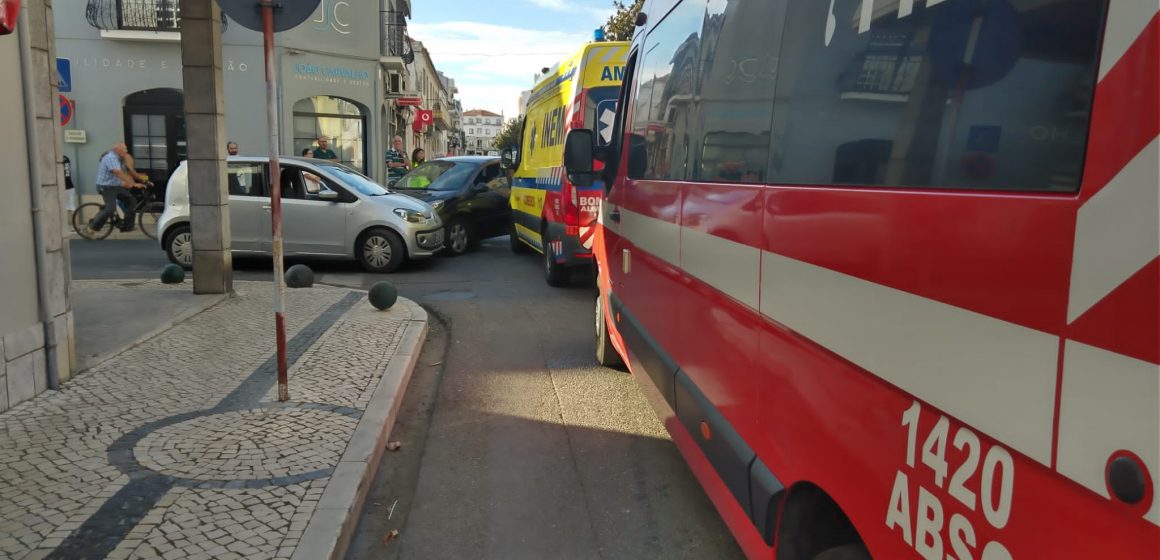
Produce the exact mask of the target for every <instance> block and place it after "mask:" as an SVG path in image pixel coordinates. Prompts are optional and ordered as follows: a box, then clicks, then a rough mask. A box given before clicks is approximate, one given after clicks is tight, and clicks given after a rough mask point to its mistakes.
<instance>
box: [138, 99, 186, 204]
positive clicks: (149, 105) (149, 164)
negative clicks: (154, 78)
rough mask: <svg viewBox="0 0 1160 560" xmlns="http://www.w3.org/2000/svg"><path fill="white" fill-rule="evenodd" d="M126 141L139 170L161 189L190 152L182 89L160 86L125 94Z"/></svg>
mask: <svg viewBox="0 0 1160 560" xmlns="http://www.w3.org/2000/svg"><path fill="white" fill-rule="evenodd" d="M123 111H124V118H125V144H127V145H128V146H129V153H130V154H132V155H133V160H134V164H135V166H136V168H137V171H138V172H141V173H144V174H146V175H148V176H149V180H150V181H153V183H154V184H155V185H157V187H158V189H163V188H164V187H165V182H166V181H167V180H169V175H170V174H171V173H173V170H174V169H177V164H178V163H181V161H182V160H184V159H185V158H186V157H187V155H188V150H187V147H186V138H185V109H184V107H183V97H182V93H181V90H179V89H171V88H157V89H147V90H143V91H138V92H136V93H132V94H129V95H128V96H126V97H125V104H124V110H123Z"/></svg>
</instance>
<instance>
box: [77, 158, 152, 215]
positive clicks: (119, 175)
mask: <svg viewBox="0 0 1160 560" xmlns="http://www.w3.org/2000/svg"><path fill="white" fill-rule="evenodd" d="M128 153H129V148H128V147H127V146H125V143H124V142H117V143H116V144H113V149H112V150H109V151H108V152H105V155H103V156H101V163H100V165H99V166H97V180H96V185H97V192H99V193H101V197H102V198H104V199H105V205H104V207H103V208H101V211H100V213H98V214H97V216H96V217H95V218H93V221H92V222H89V227H90V228H92V229H93V230H100V229H101V228H102V227H104V226H105V221H106V220H108V219H109V218H110V217H112V216H113V214H114V213H115V212H116V211H117V201H118V200H121V201H122V202H123V203H124V207H125V218H124V221H123V222H122V224H123V225H122V227H121V231H133V224H134V221H133V218H134V217H135V216H134V210H133V203H134V200H133V195H132V194H130V192H129V189H132V188H142V187H144V185H140V184H137V182H136V180H135V178H134V177H132V176H131V175H129V172H128V171H126V170H125V164H124V162H123V161H122V159H123V158H124V157H125V156H126V155H128Z"/></svg>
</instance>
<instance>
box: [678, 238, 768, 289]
mask: <svg viewBox="0 0 1160 560" xmlns="http://www.w3.org/2000/svg"><path fill="white" fill-rule="evenodd" d="M681 268H682V269H684V270H685V272H688V273H689V274H691V275H693V276H695V277H697V278H699V279H700V280H701V281H702V282H704V283H706V284H708V285H710V286H713V287H714V288H716V289H718V290H720V291H721V292H723V293H724V294H725V295H727V296H729V297H731V298H733V299H735V300H737V301H739V302H741V303H743V304H745V305H748V306H749V307H751V308H753V309H757V304H758V279H759V276H758V275H759V273H760V272H761V250H760V249H757V248H755V247H750V246H749V245H745V244H742V243H737V242H735V241H730V240H728V239H722V238H720V237H717V236H714V235H711V234H708V233H704V232H701V231H697V230H694V229H690V228H684V227H683V228H681Z"/></svg>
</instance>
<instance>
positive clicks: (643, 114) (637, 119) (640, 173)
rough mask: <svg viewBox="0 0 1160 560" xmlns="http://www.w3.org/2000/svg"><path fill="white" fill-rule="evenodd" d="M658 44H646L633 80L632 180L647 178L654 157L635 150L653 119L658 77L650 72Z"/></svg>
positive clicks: (630, 115) (629, 147)
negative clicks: (654, 94)
mask: <svg viewBox="0 0 1160 560" xmlns="http://www.w3.org/2000/svg"><path fill="white" fill-rule="evenodd" d="M656 46H657V45H656V42H655V41H652V40H651V39H650V40H649V41H648V42H647V43H646V44H645V48H644V49H643V54H641V55H640V58H639V59H638V62H637V66H636V78H635V79H634V80H633V82H634V85H633V88H634V90H635V96H634V97H633V98H632V100H633V101H632V112H631V113H630V114H629V125H628V131H629V135H630V138H629V141H628V169H627V173H628V177H629V178H630V179H643V178H645V176H646V174H647V172H648V170H649V169H650V165H649V161H650V160H651V159H652V156H650V154H649V153H648V151H647V150H643V149H634V146H635V145H639V144H640V143H642V142H645V139H646V138H647V137H648V129H649V126H648V125H649V121H650V119H651V118H652V117H651V115H650V113H651V110H652V95H653V88H654V86H655V85H656V79H655V78H656V76H654V75H653V73H652V72H651V71H650V67H649V61H650V60H651V59H652V51H653V50H655V49H656Z"/></svg>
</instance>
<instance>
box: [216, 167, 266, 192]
mask: <svg viewBox="0 0 1160 560" xmlns="http://www.w3.org/2000/svg"><path fill="white" fill-rule="evenodd" d="M226 183H227V185H228V186H229V190H230V194H231V195H234V196H266V194H265V193H266V166H265V165H263V164H261V163H231V164H229V166H228V167H227V168H226Z"/></svg>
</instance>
